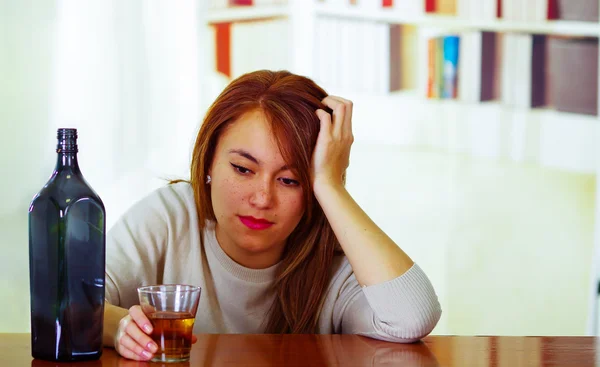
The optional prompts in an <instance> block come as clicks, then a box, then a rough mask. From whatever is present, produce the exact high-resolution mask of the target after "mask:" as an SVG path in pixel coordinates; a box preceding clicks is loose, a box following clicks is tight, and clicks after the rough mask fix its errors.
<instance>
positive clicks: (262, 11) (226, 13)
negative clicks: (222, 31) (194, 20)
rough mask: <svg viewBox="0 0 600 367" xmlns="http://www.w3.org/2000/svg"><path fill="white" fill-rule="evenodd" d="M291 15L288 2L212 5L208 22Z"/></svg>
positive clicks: (239, 20) (245, 20) (207, 18)
mask: <svg viewBox="0 0 600 367" xmlns="http://www.w3.org/2000/svg"><path fill="white" fill-rule="evenodd" d="M287 16H289V7H288V5H287V4H282V3H272V4H265V5H261V6H242V5H232V6H224V7H211V8H209V9H208V12H207V16H206V17H205V19H206V22H208V23H210V24H215V23H230V22H247V21H259V20H263V19H270V18H283V17H287Z"/></svg>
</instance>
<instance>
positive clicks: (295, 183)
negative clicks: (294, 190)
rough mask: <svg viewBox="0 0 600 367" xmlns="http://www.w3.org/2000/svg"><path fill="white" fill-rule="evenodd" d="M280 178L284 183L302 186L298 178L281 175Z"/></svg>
mask: <svg viewBox="0 0 600 367" xmlns="http://www.w3.org/2000/svg"><path fill="white" fill-rule="evenodd" d="M278 180H279V181H280V182H281V183H283V184H284V185H285V186H300V182H298V181H296V180H292V179H291V178H285V177H281V178H278Z"/></svg>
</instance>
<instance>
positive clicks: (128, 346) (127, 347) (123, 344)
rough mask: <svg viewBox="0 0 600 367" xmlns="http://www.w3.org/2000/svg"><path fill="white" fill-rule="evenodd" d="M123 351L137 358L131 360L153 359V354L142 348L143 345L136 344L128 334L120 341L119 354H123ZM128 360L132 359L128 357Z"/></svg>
mask: <svg viewBox="0 0 600 367" xmlns="http://www.w3.org/2000/svg"><path fill="white" fill-rule="evenodd" d="M121 351H127V352H130V354H131V355H133V357H135V358H131V359H137V360H140V361H147V360H149V359H151V358H152V353H150V352H149V351H147V350H146V349H144V348H142V346H141V345H139V344H138V343H136V341H135V340H133V339H132V338H131V336H129V335H127V334H123V335H122V336H121V338H120V339H119V353H121ZM121 355H122V354H121ZM124 357H125V356H124ZM127 358H130V357H127Z"/></svg>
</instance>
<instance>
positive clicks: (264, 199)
mask: <svg viewBox="0 0 600 367" xmlns="http://www.w3.org/2000/svg"><path fill="white" fill-rule="evenodd" d="M273 202H274V193H273V187H272V185H271V183H270V182H261V183H258V184H257V186H256V187H255V188H254V189H253V191H252V193H251V195H250V204H251V205H252V206H254V207H255V208H257V209H268V208H270V207H271V206H273Z"/></svg>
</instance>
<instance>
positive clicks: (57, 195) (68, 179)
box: [30, 172, 104, 211]
mask: <svg viewBox="0 0 600 367" xmlns="http://www.w3.org/2000/svg"><path fill="white" fill-rule="evenodd" d="M82 199H86V200H88V201H90V200H91V201H93V202H95V203H96V205H98V206H100V207H101V208H102V209H103V210H104V203H103V202H102V199H101V198H100V196H99V195H98V194H97V193H96V192H95V191H94V189H93V188H92V187H91V186H90V185H89V184H88V183H87V181H86V180H85V179H84V178H83V176H82V175H81V174H75V173H72V172H71V173H69V172H59V173H56V172H55V173H53V175H52V176H51V177H50V179H49V180H48V182H47V183H46V184H45V185H44V186H43V187H42V189H41V190H40V191H39V192H38V193H37V194H36V195H35V196H34V197H33V199H32V201H31V205H30V211H31V210H32V209H33V208H34V207H35V206H36V205H37V204H39V203H40V202H42V201H51V202H54V205H56V206H59V207H61V208H65V207H67V206H69V205H72V204H74V203H76V202H78V201H80V200H82Z"/></svg>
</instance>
